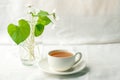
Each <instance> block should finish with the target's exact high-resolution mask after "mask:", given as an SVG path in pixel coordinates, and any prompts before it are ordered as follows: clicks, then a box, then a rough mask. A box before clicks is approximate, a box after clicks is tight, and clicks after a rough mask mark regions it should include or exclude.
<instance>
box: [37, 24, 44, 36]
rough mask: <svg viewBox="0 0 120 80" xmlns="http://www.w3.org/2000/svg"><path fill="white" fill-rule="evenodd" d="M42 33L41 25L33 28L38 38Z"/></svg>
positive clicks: (42, 27)
mask: <svg viewBox="0 0 120 80" xmlns="http://www.w3.org/2000/svg"><path fill="white" fill-rule="evenodd" d="M43 31H44V26H43V25H42V24H36V26H35V36H36V37H38V36H40V35H41V34H42V33H43Z"/></svg>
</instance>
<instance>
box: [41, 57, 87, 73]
mask: <svg viewBox="0 0 120 80" xmlns="http://www.w3.org/2000/svg"><path fill="white" fill-rule="evenodd" d="M85 67H86V63H85V61H81V62H80V64H79V65H78V66H76V67H74V68H73V69H70V70H68V71H64V72H58V71H54V70H51V69H49V65H48V61H47V59H44V60H41V61H40V62H39V69H40V70H41V71H43V72H45V73H49V74H54V75H69V74H74V73H77V72H80V71H81V70H83V69H84V68H85Z"/></svg>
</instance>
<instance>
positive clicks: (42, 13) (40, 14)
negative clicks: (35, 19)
mask: <svg viewBox="0 0 120 80" xmlns="http://www.w3.org/2000/svg"><path fill="white" fill-rule="evenodd" d="M48 15H49V13H48V12H47V11H43V10H40V12H39V13H38V16H48Z"/></svg>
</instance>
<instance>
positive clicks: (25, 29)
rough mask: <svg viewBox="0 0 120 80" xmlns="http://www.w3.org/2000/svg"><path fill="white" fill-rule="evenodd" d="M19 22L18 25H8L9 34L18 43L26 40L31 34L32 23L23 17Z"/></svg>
mask: <svg viewBox="0 0 120 80" xmlns="http://www.w3.org/2000/svg"><path fill="white" fill-rule="evenodd" d="M18 23H19V25H18V26H17V25H14V24H9V25H8V34H9V35H10V37H11V38H12V40H13V41H14V42H15V43H16V44H20V43H21V42H23V41H24V40H26V39H27V37H28V36H29V34H30V25H29V23H28V22H27V21H26V20H24V19H21V20H19V22H18Z"/></svg>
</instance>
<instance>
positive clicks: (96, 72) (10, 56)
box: [0, 44, 120, 80]
mask: <svg viewBox="0 0 120 80" xmlns="http://www.w3.org/2000/svg"><path fill="white" fill-rule="evenodd" d="M38 48H39V50H40V57H41V59H43V58H45V57H46V53H47V52H48V51H49V50H52V49H60V48H64V49H75V50H77V51H80V52H82V54H83V57H84V60H85V61H86V62H87V67H86V68H85V69H83V70H82V71H81V72H79V73H76V74H72V75H67V76H58V75H51V74H46V73H43V72H41V71H40V70H39V69H38V65H34V66H24V65H22V64H21V61H20V58H19V54H20V52H19V47H18V46H14V45H0V80H42V79H43V80H120V44H101V45H39V47H38Z"/></svg>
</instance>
